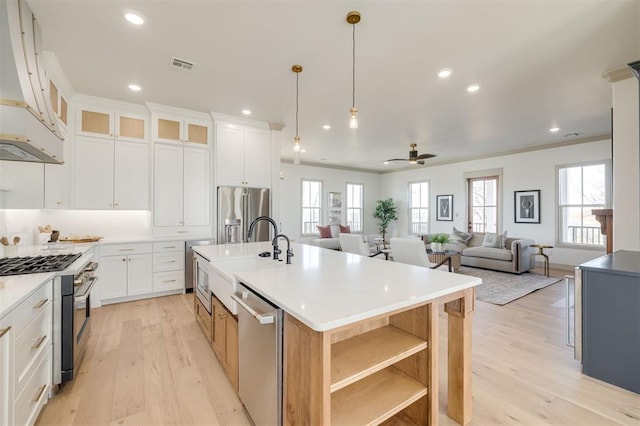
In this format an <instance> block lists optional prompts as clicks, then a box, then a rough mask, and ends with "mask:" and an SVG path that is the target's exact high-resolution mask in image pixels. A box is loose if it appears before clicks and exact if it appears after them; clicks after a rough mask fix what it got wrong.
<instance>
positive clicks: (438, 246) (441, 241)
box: [429, 234, 449, 253]
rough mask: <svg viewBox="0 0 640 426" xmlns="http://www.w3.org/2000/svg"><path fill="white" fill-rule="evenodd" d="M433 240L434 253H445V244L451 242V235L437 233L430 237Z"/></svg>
mask: <svg viewBox="0 0 640 426" xmlns="http://www.w3.org/2000/svg"><path fill="white" fill-rule="evenodd" d="M429 240H430V242H431V251H432V252H434V253H443V252H444V250H445V244H446V243H448V242H449V236H448V235H447V234H436V235H434V236H433V237H431V238H429Z"/></svg>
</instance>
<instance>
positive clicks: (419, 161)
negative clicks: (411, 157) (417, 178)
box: [416, 160, 424, 166]
mask: <svg viewBox="0 0 640 426" xmlns="http://www.w3.org/2000/svg"><path fill="white" fill-rule="evenodd" d="M416 163H418V164H420V165H421V166H422V165H423V164H424V160H418V161H416Z"/></svg>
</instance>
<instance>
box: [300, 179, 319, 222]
mask: <svg viewBox="0 0 640 426" xmlns="http://www.w3.org/2000/svg"><path fill="white" fill-rule="evenodd" d="M321 211H322V182H320V181H318V180H304V179H303V180H302V234H317V233H318V228H317V226H318V225H320V212H321Z"/></svg>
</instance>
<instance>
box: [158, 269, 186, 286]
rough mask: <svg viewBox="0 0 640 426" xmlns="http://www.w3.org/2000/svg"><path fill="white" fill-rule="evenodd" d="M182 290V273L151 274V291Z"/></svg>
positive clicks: (181, 271)
mask: <svg viewBox="0 0 640 426" xmlns="http://www.w3.org/2000/svg"><path fill="white" fill-rule="evenodd" d="M178 288H180V289H182V288H184V271H183V270H180V271H169V272H156V273H155V274H153V291H166V290H175V289H178Z"/></svg>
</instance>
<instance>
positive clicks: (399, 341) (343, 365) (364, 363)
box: [331, 326, 427, 392]
mask: <svg viewBox="0 0 640 426" xmlns="http://www.w3.org/2000/svg"><path fill="white" fill-rule="evenodd" d="M426 348H427V342H426V341H425V340H422V339H420V338H418V337H416V336H414V335H412V334H409V333H407V332H405V331H403V330H401V329H399V328H396V327H393V326H384V327H381V328H378V329H375V330H372V331H369V332H366V333H364V334H360V335H358V336H355V337H352V338H350V339H347V340H343V341H341V342H338V343H334V344H333V345H332V346H331V392H335V391H337V390H339V389H342V388H343V387H345V386H347V385H349V384H351V383H354V382H356V381H358V380H360V379H362V378H364V377H366V376H368V375H370V374H373V373H375V372H377V371H379V370H382V369H383V368H385V367H388V366H389V365H392V364H394V363H396V362H397V361H400V360H402V359H404V358H407V357H409V356H411V355H413V354H415V353H417V352H419V351H421V350H424V349H426Z"/></svg>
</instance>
